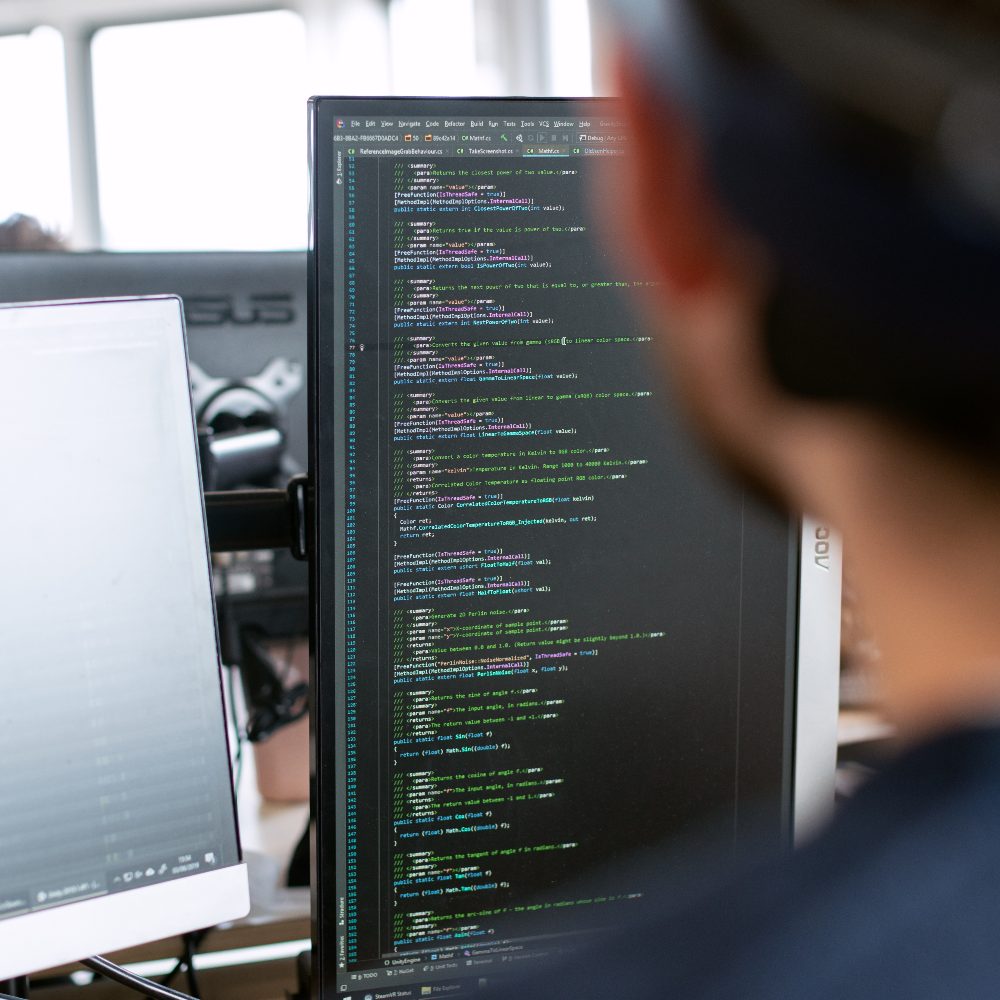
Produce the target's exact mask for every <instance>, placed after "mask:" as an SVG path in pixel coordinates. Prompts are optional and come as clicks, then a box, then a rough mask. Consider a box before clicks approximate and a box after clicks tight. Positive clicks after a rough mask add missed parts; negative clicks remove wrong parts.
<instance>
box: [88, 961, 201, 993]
mask: <svg viewBox="0 0 1000 1000" xmlns="http://www.w3.org/2000/svg"><path fill="white" fill-rule="evenodd" d="M80 964H81V965H85V966H86V967H87V968H88V969H90V971H91V972H96V973H97V974H98V975H99V976H104V977H105V979H110V980H112V981H113V982H116V983H118V984H119V985H121V986H125V987H127V988H128V989H130V990H134V991H135V992H136V993H141V994H142V995H143V996H146V997H151V998H152V1000H194V997H192V996H190V995H189V994H187V993H178V991H177V990H174V989H171V988H170V987H169V986H161V985H160V984H159V983H154V982H153V981H152V980H151V979H143V977H142V976H137V975H136V974H135V973H134V972H129V971H128V969H123V968H122V967H121V966H120V965H115V964H114V962H109V961H108V960H107V959H106V958H101V957H100V956H99V955H95V956H94V957H93V958H85V959H83V960H82V961H81V962H80Z"/></svg>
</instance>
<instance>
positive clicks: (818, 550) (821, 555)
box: [813, 526, 830, 572]
mask: <svg viewBox="0 0 1000 1000" xmlns="http://www.w3.org/2000/svg"><path fill="white" fill-rule="evenodd" d="M813 561H814V562H815V563H816V565H817V566H819V568H820V569H825V570H826V571H827V572H829V570H830V529H829V528H824V527H822V526H820V527H818V528H817V529H816V537H815V539H814V540H813Z"/></svg>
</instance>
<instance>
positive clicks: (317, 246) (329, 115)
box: [307, 96, 841, 997]
mask: <svg viewBox="0 0 1000 1000" xmlns="http://www.w3.org/2000/svg"><path fill="white" fill-rule="evenodd" d="M498 101H502V102H503V103H505V104H506V103H509V104H510V105H511V106H512V108H513V107H516V106H519V105H520V106H523V107H524V108H525V114H528V113H529V110H528V109H530V108H532V107H535V108H537V107H538V106H544V105H548V106H552V107H565V108H569V107H573V106H579V105H580V104H584V103H585V104H590V105H592V106H599V105H604V106H613V104H614V100H613V99H612V98H551V97H546V98H530V97H509V98H508V97H504V98H496V97H486V98H481V97H470V98H457V97H356V96H344V97H338V96H323V97H313V98H312V99H311V100H310V102H309V165H310V228H309V244H308V249H307V259H308V268H309V273H308V283H307V302H308V355H307V356H308V359H309V364H308V372H309V378H308V387H307V392H308V407H309V432H310V442H309V462H310V473H309V474H310V483H311V487H312V504H311V511H310V515H309V518H310V521H309V527H310V532H311V538H312V552H313V554H314V558H313V559H312V560H311V563H310V593H311V600H310V634H311V639H312V641H311V670H310V674H311V677H310V685H311V697H312V705H313V711H312V715H311V720H310V756H311V773H312V779H313V780H312V816H313V821H312V824H311V835H312V840H311V857H312V866H313V867H312V871H313V873H314V877H313V880H312V919H313V953H312V975H313V981H312V989H313V994H312V995H313V996H316V997H319V996H324V995H326V993H325V991H326V990H327V989H333V988H334V987H335V975H336V970H337V961H336V959H335V958H334V956H333V953H332V952H333V949H332V947H331V948H330V949H329V950H328V949H327V948H324V947H323V944H322V942H323V940H324V939H326V940H327V942H329V943H330V944H331V945H332V942H333V940H334V937H335V934H336V926H337V913H336V890H335V887H334V886H332V884H329V885H328V884H325V881H324V880H323V879H322V878H321V877H319V874H320V873H321V872H323V871H324V869H326V868H330V869H332V868H333V867H334V866H333V864H332V863H328V861H327V858H329V859H330V862H332V861H333V852H334V819H333V815H332V812H330V814H329V815H327V814H326V813H325V812H324V808H325V807H324V805H323V804H324V803H325V802H327V800H328V797H329V799H330V800H332V799H333V798H334V795H333V791H332V790H333V788H334V787H335V785H334V782H335V774H334V773H333V771H334V769H335V767H336V763H335V759H336V748H337V745H338V741H339V740H341V739H342V738H343V737H342V734H341V733H340V732H339V730H338V728H337V726H336V723H335V722H334V723H332V724H328V723H327V722H326V721H325V720H323V719H321V716H322V715H323V709H322V708H320V706H324V705H326V704H330V705H332V704H333V700H334V682H333V678H332V677H329V676H327V677H324V675H323V671H322V670H321V669H320V667H319V660H320V658H321V652H322V651H324V650H326V651H330V650H332V648H333V647H332V643H333V641H334V636H333V634H332V633H333V632H334V631H335V629H336V625H335V624H333V625H332V628H331V627H330V626H331V623H332V620H333V619H335V618H336V616H337V608H338V606H339V605H338V603H337V602H338V600H339V598H338V590H337V582H336V575H335V573H334V572H333V570H334V569H335V568H336V566H337V565H339V563H338V554H339V545H338V542H337V532H338V526H339V527H340V528H342V527H343V520H342V519H343V513H342V511H341V510H340V509H339V507H337V509H336V510H334V511H332V512H327V513H326V514H324V512H323V511H322V504H321V503H319V502H317V498H318V497H321V496H322V495H323V494H324V492H325V491H326V490H327V489H331V490H333V491H336V490H337V489H338V488H339V489H341V490H342V488H343V484H344V479H343V470H342V469H341V468H340V466H341V464H342V461H343V456H342V455H341V453H340V452H341V449H340V441H339V439H337V438H336V436H334V439H333V440H330V441H327V440H325V438H324V439H323V440H320V428H321V426H322V422H321V421H320V420H319V417H320V414H321V413H322V412H325V410H326V407H327V406H328V405H330V406H331V407H332V409H333V412H334V422H335V423H336V424H337V425H338V426H341V425H342V423H343V419H344V416H345V410H344V404H343V398H342V394H341V392H340V390H339V383H338V381H337V380H338V378H340V377H341V376H342V375H343V372H342V366H341V365H340V364H339V361H338V359H337V358H336V356H335V351H334V350H332V343H331V344H330V345H328V346H327V349H326V350H324V348H323V343H324V341H323V337H322V336H321V335H320V332H321V331H323V330H330V329H332V324H333V322H334V318H333V298H332V292H331V289H329V288H328V287H325V286H324V285H323V283H322V282H321V280H320V273H321V269H322V268H323V267H324V266H325V260H326V252H327V249H328V247H329V244H330V240H331V237H330V236H329V235H324V232H323V227H322V226H321V225H320V219H321V218H322V219H330V218H331V217H332V211H333V204H332V195H333V191H332V188H333V184H332V183H324V178H326V177H327V176H332V175H333V174H332V166H333V164H332V158H333V144H332V142H329V141H324V139H327V140H328V139H329V138H330V137H331V136H332V135H333V131H334V121H335V109H336V110H338V113H343V111H344V109H346V108H353V109H355V112H356V113H357V114H359V115H365V114H372V115H376V114H379V113H382V112H384V110H385V103H386V102H396V103H398V104H399V105H405V107H406V108H407V109H412V113H413V114H420V113H425V112H426V113H437V114H441V115H448V114H454V115H460V114H461V113H462V112H468V111H469V109H470V107H475V106H476V105H477V104H490V105H495V104H496V103H497V102H498ZM400 113H403V112H402V111H401V112H400ZM536 113H537V111H536ZM327 393H329V394H330V397H332V400H331V402H330V403H329V404H328V403H327V395H326V394H327ZM327 531H331V532H332V534H333V536H334V540H333V543H332V544H331V545H327V544H326V542H325V540H324V539H325V537H326V533H327ZM798 541H799V551H798V553H797V559H795V560H794V561H793V562H794V570H792V569H791V568H790V578H791V576H793V575H795V576H797V602H798V603H797V614H796V616H795V617H796V621H795V625H796V631H795V638H794V650H793V654H794V660H795V663H794V667H793V671H792V675H793V676H792V680H793V683H794V691H793V692H792V695H791V697H790V698H789V699H788V706H789V709H788V710H789V712H790V714H791V718H789V720H788V724H787V726H786V741H787V744H788V756H789V767H788V768H787V770H786V774H788V775H789V780H790V787H789V788H787V789H786V790H785V796H784V797H785V813H786V815H787V823H786V826H787V833H788V837H789V840H790V841H791V842H794V843H800V842H802V841H803V840H805V839H806V838H807V837H808V836H809V835H810V834H811V833H812V832H814V831H815V830H817V829H818V828H819V827H820V826H821V825H822V823H823V822H824V820H825V819H826V818H827V817H828V816H829V815H830V813H831V812H832V808H833V802H834V785H835V768H836V757H837V713H838V708H839V648H840V638H839V635H840V589H841V581H840V573H841V549H840V542H839V539H838V538H837V536H836V535H835V534H834V533H833V532H832V531H830V530H829V529H828V528H826V527H825V526H823V525H821V524H819V523H818V522H817V521H815V520H814V519H812V518H809V517H806V518H803V519H802V521H801V523H800V525H799V530H798ZM818 542H822V558H818V555H819V553H818V550H817V543H818ZM324 608H333V609H334V612H333V614H332V615H331V614H330V613H329V612H328V611H327V612H326V613H324V612H323V611H322V609H324ZM328 631H329V632H330V633H331V634H330V635H328V634H327V632H328ZM327 689H329V691H328V692H327Z"/></svg>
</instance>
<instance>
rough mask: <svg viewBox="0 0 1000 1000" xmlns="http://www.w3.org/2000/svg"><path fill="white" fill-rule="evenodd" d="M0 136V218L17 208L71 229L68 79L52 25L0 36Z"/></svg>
mask: <svg viewBox="0 0 1000 1000" xmlns="http://www.w3.org/2000/svg"><path fill="white" fill-rule="evenodd" d="M0 135H2V136H3V143H2V145H3V156H0V220H3V219H6V218H7V217H8V216H9V215H12V214H14V213H15V212H21V213H24V214H25V215H34V216H35V217H37V218H38V219H39V221H40V222H42V224H43V225H45V226H46V227H48V228H50V229H56V230H60V231H61V232H63V233H69V231H70V226H71V223H72V202H71V195H70V174H69V138H68V132H67V123H66V78H65V72H64V67H63V45H62V38H61V36H60V35H59V32H57V31H55V30H54V29H53V28H36V29H35V30H34V31H32V32H31V33H30V34H26V35H8V36H6V37H0Z"/></svg>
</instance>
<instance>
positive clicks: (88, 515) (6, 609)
mask: <svg viewBox="0 0 1000 1000" xmlns="http://www.w3.org/2000/svg"><path fill="white" fill-rule="evenodd" d="M0 354H2V357H3V361H4V366H5V371H6V373H7V377H6V380H5V381H6V385H5V387H4V391H3V392H2V393H0V469H2V472H0V489H2V492H3V495H4V515H5V518H4V523H5V528H6V531H5V535H6V537H5V540H4V569H3V581H2V583H0V635H2V636H3V646H4V655H3V659H2V661H0V760H2V761H3V767H2V768H0V802H2V803H3V805H2V808H0V980H2V979H6V978H10V977H14V976H19V975H25V974H27V973H31V972H35V971H37V970H39V969H43V968H46V967H49V966H52V965H55V964H58V963H62V962H67V961H73V960H75V959H79V958H83V957H86V956H89V955H93V954H95V953H99V952H102V951H109V950H112V949H117V948H122V947H127V946H130V945H134V944H138V943H141V942H143V941H150V940H154V939H157V938H162V937H166V936H169V935H172V934H177V933H181V932H184V931H188V930H192V929H195V928H198V927H206V926H211V925H213V924H216V923H218V922H220V921H223V920H228V919H235V918H237V917H240V916H242V915H244V914H245V913H246V912H247V910H248V909H249V898H248V887H247V878H246V869H245V866H244V865H243V864H242V863H241V857H240V845H239V837H238V831H237V825H236V815H235V808H234V801H233V792H232V782H231V775H230V763H229V751H228V744H227V735H226V727H225V714H224V705H223V697H222V685H221V672H220V666H219V657H218V651H217V639H216V628H215V620H214V605H213V599H212V585H211V578H210V566H209V558H208V546H207V537H206V532H205V521H204V512H203V504H202V494H201V484H200V478H199V470H198V457H197V448H196V439H195V431H194V424H193V418H192V412H191V401H190V394H189V387H188V377H187V364H186V352H185V343H184V328H183V320H182V316H181V305H180V300H179V299H176V298H167V297H163V298H147V299H121V300H117V301H112V300H104V301H91V302H82V301H80V302H65V303H41V304H38V303H36V304H29V305H14V306H2V307H0Z"/></svg>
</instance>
